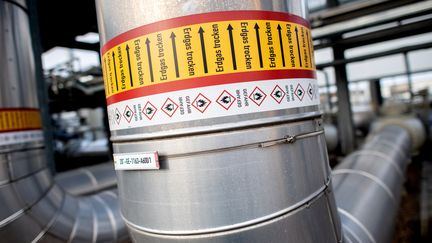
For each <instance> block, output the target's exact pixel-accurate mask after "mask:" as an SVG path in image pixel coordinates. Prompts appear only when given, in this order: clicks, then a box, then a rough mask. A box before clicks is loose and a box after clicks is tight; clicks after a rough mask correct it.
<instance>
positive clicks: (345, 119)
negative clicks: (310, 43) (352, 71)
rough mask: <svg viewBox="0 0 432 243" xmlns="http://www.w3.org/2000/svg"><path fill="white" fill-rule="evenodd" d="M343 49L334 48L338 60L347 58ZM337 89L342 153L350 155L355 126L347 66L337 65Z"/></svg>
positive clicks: (353, 147) (353, 141) (353, 142)
mask: <svg viewBox="0 0 432 243" xmlns="http://www.w3.org/2000/svg"><path fill="white" fill-rule="evenodd" d="M344 51H345V50H343V49H339V48H337V47H336V48H333V55H334V58H335V59H336V60H343V59H344V58H345V54H344ZM334 68H335V75H336V87H337V97H338V113H337V121H338V131H339V136H340V141H341V152H342V153H343V154H348V153H350V152H352V151H353V150H354V149H355V137H354V124H353V118H352V109H351V101H350V92H349V88H348V76H347V71H346V65H345V64H339V65H335V66H334Z"/></svg>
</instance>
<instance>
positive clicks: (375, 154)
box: [333, 118, 424, 243]
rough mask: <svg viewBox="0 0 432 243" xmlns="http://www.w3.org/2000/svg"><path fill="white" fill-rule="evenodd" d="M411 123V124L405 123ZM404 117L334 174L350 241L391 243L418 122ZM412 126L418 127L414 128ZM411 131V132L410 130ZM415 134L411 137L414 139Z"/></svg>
mask: <svg viewBox="0 0 432 243" xmlns="http://www.w3.org/2000/svg"><path fill="white" fill-rule="evenodd" d="M405 121H407V122H405ZM405 121H404V119H403V118H400V121H399V123H398V124H404V126H399V125H392V124H388V125H386V126H382V127H381V128H380V129H379V131H377V132H376V133H374V134H372V135H370V136H369V138H368V139H367V142H366V144H364V146H363V147H362V149H360V150H358V151H357V152H354V153H352V154H351V155H349V156H348V157H347V158H345V159H344V160H343V161H342V163H341V164H340V165H338V166H337V167H336V168H335V169H334V171H333V183H334V184H333V185H334V186H333V188H334V191H335V197H336V202H337V206H338V211H339V214H340V217H341V221H342V227H343V231H344V238H345V240H346V241H347V242H353V243H354V242H356V243H381V242H382V243H384V242H391V240H392V236H393V228H394V224H395V219H396V215H397V212H398V208H399V201H400V192H401V186H402V184H403V182H404V175H405V168H406V166H407V162H408V159H409V156H410V150H411V147H412V146H418V144H413V143H412V140H411V137H412V136H422V133H424V130H423V131H420V130H417V132H418V134H410V133H411V130H413V129H414V131H415V129H416V128H417V127H418V126H417V123H416V122H412V120H405ZM410 124H414V127H413V128H410V126H411V125H410ZM407 128H408V129H407ZM410 135H411V136H410Z"/></svg>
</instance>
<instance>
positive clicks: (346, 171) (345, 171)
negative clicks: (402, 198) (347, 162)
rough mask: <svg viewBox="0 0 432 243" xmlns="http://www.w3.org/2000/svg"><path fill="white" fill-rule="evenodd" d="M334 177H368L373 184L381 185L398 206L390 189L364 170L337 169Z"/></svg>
mask: <svg viewBox="0 0 432 243" xmlns="http://www.w3.org/2000/svg"><path fill="white" fill-rule="evenodd" d="M332 174H333V175H342V174H352V175H360V176H363V177H366V178H368V179H370V180H372V181H373V182H375V183H376V184H377V185H379V186H380V187H381V188H382V189H384V191H385V192H386V193H387V195H388V196H389V197H390V198H391V199H392V202H393V203H394V204H395V205H396V204H397V202H396V198H395V196H394V195H393V192H392V191H391V190H390V188H388V186H387V185H386V184H384V183H383V182H382V181H380V180H379V178H378V177H376V176H374V175H372V174H370V173H368V172H366V171H362V170H353V169H337V170H335V171H333V173H332Z"/></svg>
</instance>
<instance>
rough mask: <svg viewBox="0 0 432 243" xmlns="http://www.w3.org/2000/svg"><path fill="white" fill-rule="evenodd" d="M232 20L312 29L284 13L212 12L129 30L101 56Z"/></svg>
mask: <svg viewBox="0 0 432 243" xmlns="http://www.w3.org/2000/svg"><path fill="white" fill-rule="evenodd" d="M230 20H245V21H246V20H276V21H286V22H292V23H296V24H301V25H303V26H305V27H307V28H309V29H310V24H309V21H307V20H306V19H303V18H302V17H299V16H297V15H293V14H289V13H284V12H273V11H256V10H249V11H223V12H211V13H203V14H194V15H188V16H183V17H177V18H172V19H167V20H162V21H159V22H155V23H152V24H147V25H143V26H140V27H137V28H135V29H132V30H129V31H127V32H125V33H123V34H120V35H118V36H116V37H114V38H112V39H111V40H109V41H108V42H107V43H106V44H105V45H104V46H103V47H102V48H101V54H102V55H103V54H105V53H106V52H107V51H108V50H109V49H111V48H113V47H115V46H117V45H119V44H121V43H123V42H126V41H129V40H131V39H134V38H137V37H140V36H143V35H147V34H150V33H154V32H158V31H163V30H167V29H172V28H178V27H182V26H188V25H194V24H202V23H208V22H219V21H230Z"/></svg>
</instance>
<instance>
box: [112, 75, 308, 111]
mask: <svg viewBox="0 0 432 243" xmlns="http://www.w3.org/2000/svg"><path fill="white" fill-rule="evenodd" d="M283 78H316V73H315V71H310V70H272V71H255V72H243V73H230V74H221V75H213V76H208V77H199V78H191V79H183V80H178V81H173V82H167V83H162V84H155V85H151V86H146V87H140V88H136V89H132V90H129V91H124V92H121V93H118V94H115V95H112V96H110V97H108V98H107V104H108V105H111V104H114V103H117V102H121V101H125V100H129V99H134V98H139V97H143V96H148V95H154V94H160V93H166V92H172V91H178V90H184V89H193V88H200V87H207V86H213V85H221V84H232V83H242V82H251V81H260V80H262V81H265V80H269V79H283Z"/></svg>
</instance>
